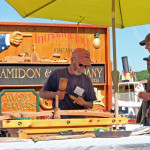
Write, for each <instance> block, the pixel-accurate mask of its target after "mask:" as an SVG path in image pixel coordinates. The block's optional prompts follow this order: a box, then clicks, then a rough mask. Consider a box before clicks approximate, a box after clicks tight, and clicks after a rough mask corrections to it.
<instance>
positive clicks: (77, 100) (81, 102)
mask: <svg viewBox="0 0 150 150" xmlns="http://www.w3.org/2000/svg"><path fill="white" fill-rule="evenodd" d="M73 103H76V104H78V105H81V106H84V105H85V103H86V101H85V100H84V99H83V98H82V97H77V98H76V99H75V100H74V102H73Z"/></svg>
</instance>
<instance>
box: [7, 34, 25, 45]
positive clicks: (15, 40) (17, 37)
mask: <svg viewBox="0 0 150 150" xmlns="http://www.w3.org/2000/svg"><path fill="white" fill-rule="evenodd" d="M22 40H23V36H22V33H21V32H19V31H15V32H13V33H12V34H11V35H10V44H12V45H15V46H18V45H20V44H21V42H22Z"/></svg>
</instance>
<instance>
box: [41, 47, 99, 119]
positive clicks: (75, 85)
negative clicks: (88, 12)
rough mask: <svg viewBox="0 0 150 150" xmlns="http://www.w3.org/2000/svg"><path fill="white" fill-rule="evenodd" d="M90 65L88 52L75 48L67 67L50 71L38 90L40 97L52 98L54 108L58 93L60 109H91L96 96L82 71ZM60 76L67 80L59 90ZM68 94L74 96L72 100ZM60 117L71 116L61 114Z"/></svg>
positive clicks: (88, 79) (89, 81)
mask: <svg viewBox="0 0 150 150" xmlns="http://www.w3.org/2000/svg"><path fill="white" fill-rule="evenodd" d="M90 65H91V59H90V53H89V52H88V51H87V50H85V49H82V48H77V49H75V50H74V51H73V52H72V57H71V64H70V65H69V66H68V67H67V68H63V69H57V70H54V71H52V72H51V74H50V76H49V77H48V79H47V81H46V82H45V84H44V85H43V87H42V88H41V90H40V93H39V95H40V97H41V98H44V99H47V100H50V99H53V108H55V96H56V95H58V98H59V107H60V109H61V110H75V109H92V108H93V101H95V100H96V96H95V92H94V88H93V85H92V82H91V80H90V78H89V77H88V76H87V75H85V74H84V73H83V71H84V69H85V68H86V67H87V66H90ZM60 78H66V79H67V80H68V83H67V87H66V90H65V91H60V90H59V79H60ZM70 95H72V96H74V97H76V98H75V99H74V100H73V99H72V98H71V96H70ZM75 117H77V116H75ZM61 118H73V117H71V116H62V117H61Z"/></svg>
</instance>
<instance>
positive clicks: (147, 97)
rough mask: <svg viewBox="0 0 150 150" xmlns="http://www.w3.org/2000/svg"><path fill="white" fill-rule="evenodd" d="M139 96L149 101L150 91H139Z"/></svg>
mask: <svg viewBox="0 0 150 150" xmlns="http://www.w3.org/2000/svg"><path fill="white" fill-rule="evenodd" d="M138 97H139V98H142V99H143V100H144V101H149V100H150V93H148V92H139V94H138Z"/></svg>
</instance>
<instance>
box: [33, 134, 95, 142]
mask: <svg viewBox="0 0 150 150" xmlns="http://www.w3.org/2000/svg"><path fill="white" fill-rule="evenodd" d="M87 137H95V134H94V133H93V134H84V135H59V136H37V137H35V136H34V137H31V139H32V140H33V141H35V142H37V141H49V140H63V139H79V138H87Z"/></svg>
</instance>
